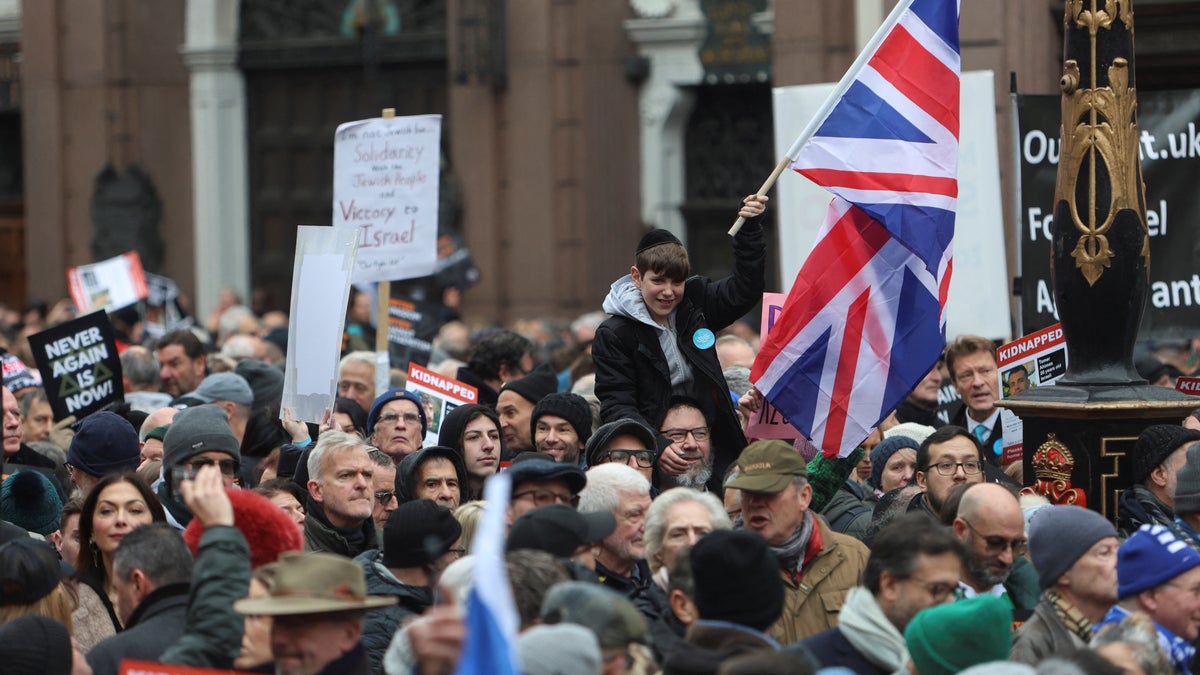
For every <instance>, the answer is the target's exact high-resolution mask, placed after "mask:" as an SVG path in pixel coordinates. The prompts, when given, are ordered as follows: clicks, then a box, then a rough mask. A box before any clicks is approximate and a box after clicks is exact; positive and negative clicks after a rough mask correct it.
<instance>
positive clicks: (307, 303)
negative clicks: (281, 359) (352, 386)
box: [280, 227, 358, 422]
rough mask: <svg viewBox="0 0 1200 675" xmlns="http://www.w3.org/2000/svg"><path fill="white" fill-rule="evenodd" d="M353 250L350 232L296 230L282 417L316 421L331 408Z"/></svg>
mask: <svg viewBox="0 0 1200 675" xmlns="http://www.w3.org/2000/svg"><path fill="white" fill-rule="evenodd" d="M357 247H358V239H357V237H356V236H355V233H354V232H353V231H351V230H346V229H338V228H332V227H299V228H297V231H296V266H295V268H294V270H293V272H292V305H291V307H292V310H291V321H290V322H289V324H288V351H287V362H286V365H285V367H284V371H283V399H282V404H281V406H280V418H281V419H282V417H283V411H282V409H283V408H289V409H290V410H291V411H292V417H293V418H294V419H298V420H304V421H306V422H317V421H320V419H321V417H322V416H323V415H324V413H325V409H326V408H332V407H333V398H334V395H335V394H336V393H337V366H338V356H339V354H340V353H341V344H342V329H343V327H344V326H345V323H346V310H345V307H346V302H347V301H348V300H349V297H350V275H351V273H352V271H353V269H354V254H355V251H356V250H357Z"/></svg>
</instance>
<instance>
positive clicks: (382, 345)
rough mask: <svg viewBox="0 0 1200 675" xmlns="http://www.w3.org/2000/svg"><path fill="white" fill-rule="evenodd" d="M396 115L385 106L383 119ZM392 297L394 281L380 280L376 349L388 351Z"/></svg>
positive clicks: (376, 321) (394, 110)
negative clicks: (389, 311) (389, 312)
mask: <svg viewBox="0 0 1200 675" xmlns="http://www.w3.org/2000/svg"><path fill="white" fill-rule="evenodd" d="M395 116H396V109H395V108H384V109H383V115H382V117H383V119H385V120H388V119H392V118H393V117H395ZM391 299H392V282H390V281H381V282H379V298H378V302H377V303H376V310H377V314H376V317H377V318H376V319H375V351H376V352H385V353H386V352H387V351H388V310H389V306H390V304H391Z"/></svg>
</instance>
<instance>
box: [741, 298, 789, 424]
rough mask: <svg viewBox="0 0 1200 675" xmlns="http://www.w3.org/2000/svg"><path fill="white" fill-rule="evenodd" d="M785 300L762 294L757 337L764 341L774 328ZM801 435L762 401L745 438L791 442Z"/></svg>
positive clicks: (779, 413)
mask: <svg viewBox="0 0 1200 675" xmlns="http://www.w3.org/2000/svg"><path fill="white" fill-rule="evenodd" d="M785 300H787V294H786V293H763V299H762V325H760V326H759V333H758V334H759V335H761V336H762V338H763V339H766V337H767V334H768V333H770V332H771V329H772V328H774V327H775V321H776V320H777V319H778V318H779V314H780V312H782V311H783V303H784V301H785ZM802 435H803V434H801V433H800V431H799V430H798V429H796V427H794V426H792V425H791V423H790V422H788V421H787V419H786V418H784V416H783V413H781V412H779V411H778V410H776V409H775V406H773V405H771V404H770V403H768V402H767V401H766V400H765V399H764V400H763V404H762V407H761V408H759V409H758V413H757V414H756V415H755V416H754V418H753V419H751V420H750V424H749V425H748V426H747V427H746V437H747V438H784V439H788V440H791V439H793V438H799V437H800V436H802Z"/></svg>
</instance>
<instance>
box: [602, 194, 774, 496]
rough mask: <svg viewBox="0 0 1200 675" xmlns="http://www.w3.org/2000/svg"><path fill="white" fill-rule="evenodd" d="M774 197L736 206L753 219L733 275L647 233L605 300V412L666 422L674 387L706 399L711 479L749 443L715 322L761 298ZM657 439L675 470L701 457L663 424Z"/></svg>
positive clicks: (738, 243) (736, 242) (739, 243)
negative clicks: (767, 215)
mask: <svg viewBox="0 0 1200 675" xmlns="http://www.w3.org/2000/svg"><path fill="white" fill-rule="evenodd" d="M766 202H767V197H765V196H764V197H759V196H757V195H751V196H749V197H747V198H746V199H744V200H743V202H742V204H743V205H742V208H741V210H740V211H739V212H738V214H739V215H741V216H743V217H745V218H747V219H748V220H747V222H746V225H745V226H744V227H743V228H742V229H741V231H740V232H739V233H738V234H737V235H736V236H735V237H734V238H733V252H734V271H733V275H731V276H729V277H726V278H725V279H721V280H720V281H712V280H710V279H707V278H705V277H700V276H691V266H690V262H689V260H688V253H687V250H686V249H684V247H683V244H682V243H680V241H679V239H677V238H676V237H675V236H674V235H673V234H671V233H670V232H667V231H666V230H654V231H652V232H650V233H649V234H647V235H646V236H644V237H642V240H641V242H640V243H639V244H638V247H637V251H636V260H635V264H634V266H633V268H632V269H631V270H630V274H628V275H626V276H624V277H622V278H620V279H618V280H617V281H616V282H614V283H613V285H612V289H611V290H610V291H609V294H608V297H607V298H605V300H604V311H605V312H608V313H609V314H612V315H613V317H612V318H610V319H608V320H607V321H605V322H604V323H602V324H601V325H600V327H599V328H598V329H597V330H596V337H595V341H594V342H593V343H592V359H593V360H594V361H595V365H596V396H597V397H598V398H599V399H600V415H601V417H602V418H603V420H604V421H605V422H612V421H616V420H621V419H634V420H637V421H639V422H641V423H642V424H645V425H646V426H648V427H650V428H651V429H659V428H661V426H662V422H663V419H664V418H665V417H666V414H667V407H668V404H669V402H670V400H671V397H672V396H674V395H683V396H689V397H691V398H694V399H696V400H697V401H699V402H700V404H701V406H702V407H703V410H702V412H703V413H704V416H705V417H706V418H707V419H710V420H712V427H713V428H712V430H711V434H712V448H713V454H714V460H715V461H714V467H713V472H712V476H713V479H712V480H713V481H714V484H713V485H710V489H716V488H718V487H720V485H719V481H720V477H721V475H722V474H723V473H724V471H725V467H726V466H727V465H729V464H730V463H731V462H733V461H734V460H736V459H737V456H738V453H740V452H741V450H742V448H744V447H745V446H746V438H745V435H744V434H743V433H742V430H741V426H740V424H739V423H738V418H737V414H736V412H735V411H734V408H733V402H732V400H731V398H730V395H729V387H728V385H727V384H726V382H725V377H724V376H723V375H722V374H721V365H720V362H719V361H718V360H717V353H716V349H715V345H716V335H715V331H719V330H721V329H723V328H725V327H726V326H728V325H729V324H731V323H733V322H734V321H736V320H738V319H739V318H741V317H742V315H744V314H746V312H748V311H750V310H751V309H752V308H753V307H754V305H755V304H756V303H758V302H759V301H760V300H761V299H762V292H763V287H764V285H765V282H764V269H765V266H766V244H765V243H764V239H763V231H762V225H761V223H760V222H759V216H761V215H762V213H763V211H764V210H765V208H766ZM689 277H690V278H689ZM656 440H657V443H658V449H659V450H660V451H661V452H660V454H659V459H658V463H657V465H658V470H659V471H660V472H661V473H663V474H665V475H667V476H678V475H680V474H683V473H685V472H686V471H687V470H688V468H689V467H690V465H691V463H693V462H695V461H699V460H698V459H692V460H690V461H689V460H688V459H685V458H684V454H685V453H684V452H683V450H682V448H680V447H678V445H679V444H677V443H675V442H673V441H672V440H671V439H670V438H667V437H666V436H665V435H663V434H662V433H661V432H659V433H657V434H656Z"/></svg>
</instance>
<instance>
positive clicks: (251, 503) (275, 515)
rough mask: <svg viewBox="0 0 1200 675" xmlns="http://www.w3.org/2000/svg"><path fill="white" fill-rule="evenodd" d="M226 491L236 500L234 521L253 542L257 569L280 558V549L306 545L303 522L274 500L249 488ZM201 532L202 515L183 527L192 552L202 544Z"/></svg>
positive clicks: (252, 563)
mask: <svg viewBox="0 0 1200 675" xmlns="http://www.w3.org/2000/svg"><path fill="white" fill-rule="evenodd" d="M225 493H226V494H228V495H229V501H230V502H232V503H233V524H234V526H235V527H237V528H238V529H239V530H241V531H242V535H243V536H244V537H246V542H247V543H249V544H250V567H251V568H254V569H258V568H259V567H262V566H263V565H266V564H267V563H273V562H275V561H276V560H278V559H279V554H280V553H283V552H285V551H299V550H300V549H301V548H303V547H304V536H303V534H302V533H301V531H300V526H299V525H297V524H296V523H295V522H293V521H292V519H291V518H290V517H288V515H287V514H286V513H284V512H283V509H281V508H279V507H278V506H275V505H274V504H272V503H271V500H269V499H267V498H266V497H264V496H262V495H260V494H258V493H256V492H251V491H249V490H226V491H225ZM202 534H204V525H203V524H202V523H201V522H200V519H199V518H192V522H191V523H189V524H188V526H187V529H186V530H184V531H183V540H184V541H185V542H187V545H188V548H190V549H191V550H192V556H195V555H196V552H197V551H198V550H199V548H200V535H202Z"/></svg>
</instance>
